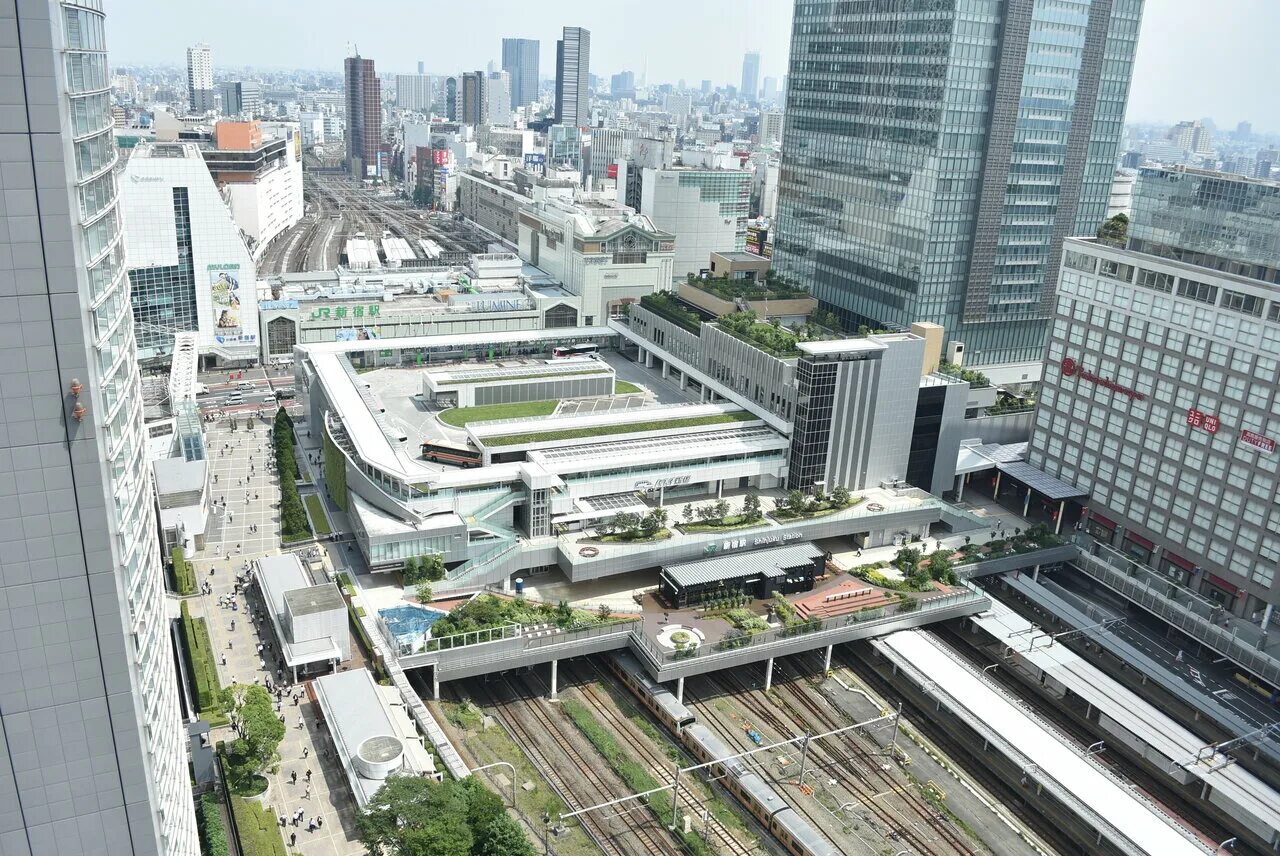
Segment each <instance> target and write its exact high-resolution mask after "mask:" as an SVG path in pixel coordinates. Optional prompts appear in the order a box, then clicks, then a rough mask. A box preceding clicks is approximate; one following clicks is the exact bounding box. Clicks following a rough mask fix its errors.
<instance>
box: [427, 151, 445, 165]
mask: <svg viewBox="0 0 1280 856" xmlns="http://www.w3.org/2000/svg"><path fill="white" fill-rule="evenodd" d="M431 161H432V162H433V163H434V164H435V165H436V166H447V165H448V163H449V150H448V149H432V150H431Z"/></svg>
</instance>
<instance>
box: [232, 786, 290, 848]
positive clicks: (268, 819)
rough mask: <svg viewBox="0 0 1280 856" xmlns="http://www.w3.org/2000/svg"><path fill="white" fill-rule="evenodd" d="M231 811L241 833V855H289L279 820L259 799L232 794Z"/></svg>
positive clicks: (237, 829)
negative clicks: (281, 834) (281, 835)
mask: <svg viewBox="0 0 1280 856" xmlns="http://www.w3.org/2000/svg"><path fill="white" fill-rule="evenodd" d="M231 813H232V814H233V815H234V816H235V819H236V832H238V833H239V834H240V854H241V856H288V854H287V853H286V852H285V849H284V839H283V838H281V837H280V822H279V820H278V819H277V818H276V817H275V816H274V815H272V814H271V812H270V811H268V810H267V809H265V808H263V807H262V806H261V805H260V804H259V803H258V802H257V801H255V800H251V799H245V798H244V797H237V796H232V797H231Z"/></svg>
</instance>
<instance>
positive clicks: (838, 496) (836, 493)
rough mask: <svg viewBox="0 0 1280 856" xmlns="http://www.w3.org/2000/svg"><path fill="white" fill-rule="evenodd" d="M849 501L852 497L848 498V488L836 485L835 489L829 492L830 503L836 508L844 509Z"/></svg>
mask: <svg viewBox="0 0 1280 856" xmlns="http://www.w3.org/2000/svg"><path fill="white" fill-rule="evenodd" d="M851 499H852V497H851V496H849V488H847V487H845V486H844V485H836V487H835V489H834V490H832V491H831V502H832V504H834V505H835V506H836V507H837V508H844V507H845V506H846V505H848V504H849V502H850V500H851Z"/></svg>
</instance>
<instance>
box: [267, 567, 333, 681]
mask: <svg viewBox="0 0 1280 856" xmlns="http://www.w3.org/2000/svg"><path fill="white" fill-rule="evenodd" d="M254 576H256V577H257V579H258V586H259V587H260V588H261V589H262V599H263V600H264V601H266V603H267V613H268V614H269V615H270V616H271V623H272V625H274V627H275V631H276V638H277V639H279V640H280V645H281V647H282V648H283V649H284V661H285V664H286V665H288V666H291V667H292V666H305V665H307V664H309V663H323V662H326V661H328V660H339V659H341V657H342V650H341V649H340V647H339V646H338V643H337V642H336V641H334V639H333V638H332V637H329V636H325V637H322V638H320V639H296V640H295V639H292V638H290V636H289V634H287V633H286V632H285V629H284V626H283V625H282V623H281V620H280V618H281V616H282V615H283V614H284V611H285V595H286V594H288V593H289V592H291V591H296V590H298V589H304V588H311V587H312V583H311V577H310V576H308V575H307V572H306V570H304V569H303V567H302V562H301V561H300V560H299V559H298V557H297V556H296V555H294V554H293V553H283V554H281V555H279V556H263V557H262V558H260V559H258V560H256V561H255V563H254Z"/></svg>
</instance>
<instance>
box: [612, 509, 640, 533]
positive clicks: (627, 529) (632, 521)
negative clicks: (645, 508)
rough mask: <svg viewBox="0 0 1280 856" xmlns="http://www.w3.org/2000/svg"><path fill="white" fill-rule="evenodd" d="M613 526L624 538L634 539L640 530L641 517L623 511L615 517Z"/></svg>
mask: <svg viewBox="0 0 1280 856" xmlns="http://www.w3.org/2000/svg"><path fill="white" fill-rule="evenodd" d="M613 525H614V527H615V528H616V529H617V531H618V534H619V535H621V536H622V537H623V538H634V537H635V536H636V533H637V532H638V531H639V530H640V515H639V514H636V513H634V512H631V511H623V512H620V513H618V514H615V515H614V516H613Z"/></svg>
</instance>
